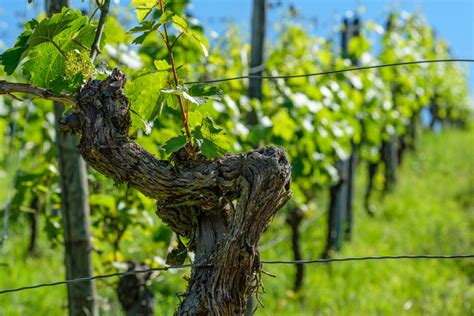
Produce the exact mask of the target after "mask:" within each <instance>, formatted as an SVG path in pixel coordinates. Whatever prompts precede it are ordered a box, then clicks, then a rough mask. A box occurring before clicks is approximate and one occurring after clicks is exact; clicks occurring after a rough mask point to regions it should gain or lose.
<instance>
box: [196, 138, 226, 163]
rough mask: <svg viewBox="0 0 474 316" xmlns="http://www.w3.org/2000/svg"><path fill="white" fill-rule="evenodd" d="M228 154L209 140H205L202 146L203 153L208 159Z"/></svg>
mask: <svg viewBox="0 0 474 316" xmlns="http://www.w3.org/2000/svg"><path fill="white" fill-rule="evenodd" d="M226 152H227V150H226V149H225V148H222V147H220V146H219V145H217V144H216V143H214V142H213V141H211V140H209V139H204V140H203V142H202V145H201V153H202V154H203V155H204V156H206V158H208V159H213V158H216V157H218V156H222V155H224V154H225V153H226Z"/></svg>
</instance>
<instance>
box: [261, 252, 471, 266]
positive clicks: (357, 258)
mask: <svg viewBox="0 0 474 316" xmlns="http://www.w3.org/2000/svg"><path fill="white" fill-rule="evenodd" d="M468 258H474V254H467V255H400V256H365V257H347V258H322V259H312V260H262V263H263V264H311V263H327V262H347V261H374V260H397V259H468Z"/></svg>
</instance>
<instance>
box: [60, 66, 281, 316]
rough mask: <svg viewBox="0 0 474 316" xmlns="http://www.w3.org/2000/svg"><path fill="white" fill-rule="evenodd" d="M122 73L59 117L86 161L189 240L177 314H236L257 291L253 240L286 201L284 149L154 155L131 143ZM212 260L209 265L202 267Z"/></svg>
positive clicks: (85, 92) (84, 93)
mask: <svg viewBox="0 0 474 316" xmlns="http://www.w3.org/2000/svg"><path fill="white" fill-rule="evenodd" d="M124 83H125V76H124V75H123V74H122V73H121V72H120V71H119V70H117V69H116V70H114V71H113V72H112V74H111V76H110V77H109V78H107V79H106V80H104V81H98V80H94V81H90V82H89V83H88V84H86V85H85V87H84V88H83V89H82V90H81V91H80V93H79V96H78V112H76V113H75V114H72V116H69V117H67V118H65V119H64V120H63V122H69V123H70V122H77V124H69V123H65V124H66V125H67V126H65V127H66V128H69V129H72V130H73V131H77V132H80V133H81V135H82V137H81V141H80V144H79V148H80V151H81V154H82V156H83V157H84V158H85V160H86V161H87V162H88V163H89V165H90V166H92V167H93V168H95V169H96V170H98V171H99V172H101V173H103V174H105V175H106V176H108V177H111V178H113V179H114V180H115V181H117V182H126V183H127V184H128V185H129V186H130V187H133V188H136V189H137V190H139V191H141V192H142V193H144V194H145V195H147V196H149V197H151V198H154V199H156V200H157V207H158V211H157V214H158V216H159V217H160V218H161V219H162V220H163V221H164V222H165V223H167V224H168V225H169V226H170V227H171V228H172V229H173V230H174V231H175V232H176V233H178V234H180V235H184V236H188V237H190V238H191V239H192V240H194V242H193V244H192V245H191V247H192V249H193V250H194V251H195V253H196V262H197V263H203V264H204V263H205V264H206V266H205V267H203V266H200V267H194V268H193V269H192V271H191V279H190V281H189V284H188V288H187V291H186V293H184V295H183V297H184V299H183V301H182V303H181V304H180V306H179V308H178V310H177V314H179V315H209V314H211V315H235V314H242V313H243V312H244V311H245V306H246V302H247V298H248V295H249V294H250V293H251V292H252V291H253V290H255V286H254V285H253V284H258V283H255V282H254V281H255V280H256V279H257V276H258V273H259V269H260V260H259V254H258V250H257V244H258V241H259V239H260V237H261V235H262V233H263V231H264V229H265V228H266V226H267V225H268V223H269V221H270V220H271V218H272V217H273V216H274V214H275V213H276V212H277V211H278V210H279V209H280V208H281V207H282V206H283V205H284V203H285V202H286V201H287V200H288V199H289V197H290V192H289V179H290V164H289V162H288V160H287V158H286V156H285V152H284V150H283V149H281V148H278V147H265V148H262V149H258V150H255V151H251V152H247V153H244V154H240V155H237V154H229V155H226V156H225V157H222V158H217V159H215V160H206V159H205V158H203V157H200V158H196V159H191V158H189V157H186V152H185V150H183V151H181V152H179V153H178V154H177V155H175V159H174V160H173V161H163V160H158V159H156V158H155V157H154V156H153V155H152V154H150V153H148V152H147V151H145V150H144V149H143V148H142V147H140V146H139V145H138V144H136V143H133V142H131V141H129V139H128V137H127V135H128V129H129V125H130V114H129V107H130V104H129V102H128V100H127V98H126V97H125V96H124V94H123V86H124ZM208 265H210V266H208Z"/></svg>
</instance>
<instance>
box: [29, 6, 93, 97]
mask: <svg viewBox="0 0 474 316" xmlns="http://www.w3.org/2000/svg"><path fill="white" fill-rule="evenodd" d="M62 17H64V19H65V20H66V21H68V24H67V25H66V26H65V25H64V24H63V23H62V20H61V21H59V20H58V19H61V18H62ZM50 23H51V25H50ZM41 25H42V26H41ZM40 26H41V29H40ZM95 29H96V27H95V26H92V25H90V24H88V19H87V17H85V16H82V14H81V12H80V11H74V10H70V9H63V11H62V12H61V13H59V14H55V15H53V16H52V17H51V18H49V19H44V20H43V21H41V23H40V24H39V25H38V27H37V28H36V29H35V31H34V32H33V34H32V35H31V37H30V38H29V40H28V43H29V48H28V57H29V60H28V61H26V62H25V63H24V64H23V67H22V68H23V71H24V72H25V73H26V74H29V75H30V82H31V83H33V84H36V85H38V86H41V87H44V88H50V89H54V91H56V92H61V91H67V92H75V91H76V90H77V89H78V88H79V87H80V86H81V85H82V84H83V83H84V80H86V79H88V78H90V76H92V74H93V71H92V69H91V64H90V58H89V56H88V52H89V47H91V45H92V42H93V41H94V37H95ZM38 30H39V31H38ZM58 30H61V31H58ZM48 32H50V33H49V34H48ZM51 32H52V33H55V36H54V37H52V36H51ZM31 46H33V47H32V48H31ZM101 46H102V44H101ZM74 52H76V53H74ZM78 55H80V58H77V56H78ZM71 60H72V61H71ZM74 63H80V65H75V66H72V65H73V64H74ZM73 69H76V71H75V72H71V70H73ZM85 69H87V71H84V70H85ZM66 71H68V73H67V74H66Z"/></svg>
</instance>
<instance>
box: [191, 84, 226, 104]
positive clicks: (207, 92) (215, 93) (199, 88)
mask: <svg viewBox="0 0 474 316" xmlns="http://www.w3.org/2000/svg"><path fill="white" fill-rule="evenodd" d="M189 94H190V95H192V96H193V97H202V98H209V99H213V100H218V101H220V100H222V96H223V92H222V90H221V89H220V88H218V87H216V86H209V85H206V84H196V85H193V86H191V88H190V89H189Z"/></svg>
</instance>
